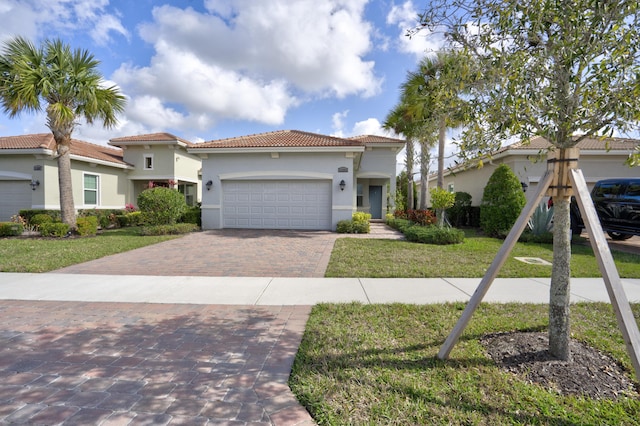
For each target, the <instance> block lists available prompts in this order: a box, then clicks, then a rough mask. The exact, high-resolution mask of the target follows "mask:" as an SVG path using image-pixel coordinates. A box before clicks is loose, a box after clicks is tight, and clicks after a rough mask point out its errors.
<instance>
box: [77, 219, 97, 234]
mask: <svg viewBox="0 0 640 426" xmlns="http://www.w3.org/2000/svg"><path fill="white" fill-rule="evenodd" d="M76 226H77V227H78V234H80V235H82V236H88V235H96V234H97V233H98V217H97V216H85V217H79V218H78V220H77V221H76Z"/></svg>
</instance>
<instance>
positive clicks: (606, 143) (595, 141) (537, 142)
mask: <svg viewBox="0 0 640 426" xmlns="http://www.w3.org/2000/svg"><path fill="white" fill-rule="evenodd" d="M637 145H640V140H639V139H624V138H604V139H600V138H585V139H583V140H581V141H580V142H578V144H577V145H576V146H577V147H578V148H580V149H581V150H602V151H606V150H633V149H634V148H635V147H636V146H637ZM550 146H551V144H550V143H549V142H548V141H547V140H546V139H544V138H542V137H539V136H538V137H535V138H533V139H531V141H530V142H529V143H528V144H525V143H523V142H517V143H514V144H513V145H508V146H505V147H503V148H501V149H500V150H499V151H498V152H502V151H504V150H518V149H547V148H549V147H550Z"/></svg>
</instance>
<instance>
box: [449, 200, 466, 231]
mask: <svg viewBox="0 0 640 426" xmlns="http://www.w3.org/2000/svg"><path fill="white" fill-rule="evenodd" d="M470 214H471V194H469V193H468V192H456V193H455V201H454V202H453V206H451V207H450V208H449V209H447V217H448V218H449V221H450V222H451V225H452V226H454V227H460V226H471V217H470Z"/></svg>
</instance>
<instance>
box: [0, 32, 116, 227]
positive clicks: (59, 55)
mask: <svg viewBox="0 0 640 426" xmlns="http://www.w3.org/2000/svg"><path fill="white" fill-rule="evenodd" d="M98 65H99V61H97V60H96V59H94V57H93V55H91V54H90V53H89V52H88V51H86V50H80V49H76V50H72V49H71V48H70V47H69V46H68V45H67V44H65V43H63V42H62V41H61V40H46V41H44V42H43V44H42V45H41V46H40V47H36V46H35V45H34V44H32V43H31V42H30V41H28V40H27V39H25V38H22V37H16V38H13V39H10V40H9V41H7V42H5V43H3V48H2V53H1V54H0V102H2V107H3V109H4V112H5V113H6V114H8V115H9V117H15V116H17V115H19V114H20V113H22V112H37V111H41V110H43V109H44V110H45V112H46V114H47V127H48V128H49V129H50V130H51V132H52V133H53V138H54V140H55V142H56V151H57V152H56V156H57V162H58V183H59V186H60V210H61V215H62V221H63V222H64V223H66V224H68V225H69V226H70V227H71V228H72V229H75V228H76V213H75V206H74V202H73V190H72V183H71V181H72V179H71V157H70V150H71V134H72V132H73V130H74V129H75V127H76V126H77V125H78V119H80V118H84V120H85V121H86V122H87V123H89V124H93V123H94V121H96V120H100V121H102V123H103V125H104V126H105V127H107V128H109V127H113V126H114V125H115V124H116V123H117V118H116V116H117V114H118V113H120V112H122V111H123V110H124V105H125V98H124V96H123V95H122V94H121V93H120V91H119V89H118V88H117V87H115V86H110V87H104V86H103V78H102V75H101V74H100V72H99V71H98Z"/></svg>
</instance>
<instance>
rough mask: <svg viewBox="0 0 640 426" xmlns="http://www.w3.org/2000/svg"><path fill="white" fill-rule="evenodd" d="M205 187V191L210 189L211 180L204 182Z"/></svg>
mask: <svg viewBox="0 0 640 426" xmlns="http://www.w3.org/2000/svg"><path fill="white" fill-rule="evenodd" d="M204 185H205V186H206V187H207V191H211V187H212V186H213V181H212V180H208V181H207V183H205V184H204Z"/></svg>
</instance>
